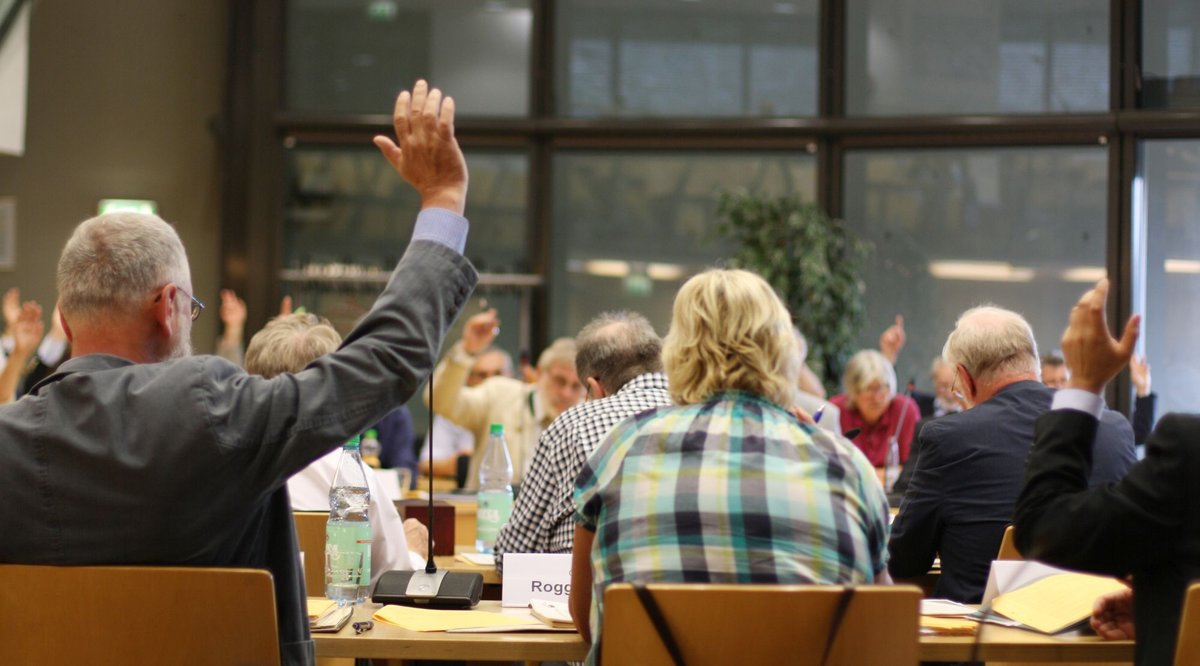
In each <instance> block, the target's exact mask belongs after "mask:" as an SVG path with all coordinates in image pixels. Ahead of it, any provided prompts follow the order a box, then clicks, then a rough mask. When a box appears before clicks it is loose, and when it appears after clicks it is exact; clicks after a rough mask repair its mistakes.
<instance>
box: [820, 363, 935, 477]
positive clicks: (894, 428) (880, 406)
mask: <svg viewBox="0 0 1200 666" xmlns="http://www.w3.org/2000/svg"><path fill="white" fill-rule="evenodd" d="M842 390H844V391H845V393H843V394H841V395H835V396H833V397H832V398H830V402H832V403H833V404H835V405H837V406H838V407H840V408H841V410H842V424H841V425H842V432H843V433H849V434H851V435H854V437H851V438H850V439H851V441H853V442H854V444H855V445H857V446H858V448H859V449H861V450H862V452H863V453H864V454H866V456H867V460H870V461H871V464H872V465H874V466H875V467H876V468H877V469H882V468H883V466H884V464H885V462H886V460H887V451H888V441H889V440H890V439H891V438H892V436H893V435H894V436H896V437H897V439H898V440H899V445H900V447H899V448H900V463H901V464H903V463H904V461H906V460H908V451H909V447H910V445H911V444H912V438H913V430H914V429H915V428H916V426H917V421H918V420H920V418H921V412H920V410H919V409H918V408H917V403H916V401H915V400H913V399H912V398H910V397H908V396H906V395H896V371H895V370H894V369H893V368H892V364H891V363H890V362H889V361H888V360H887V357H885V356H884V355H883V354H881V353H879V352H877V351H875V350H873V349H866V350H863V351H860V352H858V353H857V354H855V355H854V356H852V357H851V358H850V362H849V363H848V364H847V365H846V372H845V374H843V375H842ZM856 429H857V430H858V431H859V432H858V434H856V435H855V434H854V433H853V432H851V431H852V430H856Z"/></svg>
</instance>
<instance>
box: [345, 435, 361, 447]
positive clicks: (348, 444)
mask: <svg viewBox="0 0 1200 666" xmlns="http://www.w3.org/2000/svg"><path fill="white" fill-rule="evenodd" d="M360 439H361V438H360V437H359V436H358V435H355V436H353V437H351V438H350V439H348V440H346V443H345V444H343V445H342V448H344V449H357V448H358V443H359V441H360Z"/></svg>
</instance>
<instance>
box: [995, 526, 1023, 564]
mask: <svg viewBox="0 0 1200 666" xmlns="http://www.w3.org/2000/svg"><path fill="white" fill-rule="evenodd" d="M996 559H998V560H1023V559H1025V556H1024V555H1022V554H1021V551H1019V550H1017V544H1015V543H1013V526H1012V525H1009V526H1008V527H1006V528H1004V538H1003V539H1001V540H1000V552H999V553H997V554H996Z"/></svg>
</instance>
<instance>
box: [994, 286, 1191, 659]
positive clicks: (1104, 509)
mask: <svg viewBox="0 0 1200 666" xmlns="http://www.w3.org/2000/svg"><path fill="white" fill-rule="evenodd" d="M1107 298H1108V280H1107V279H1103V280H1101V281H1100V282H1098V283H1097V284H1096V286H1095V288H1093V289H1091V290H1090V291H1088V292H1087V293H1086V294H1084V295H1083V297H1082V298H1081V299H1080V300H1079V302H1078V303H1077V304H1076V305H1075V307H1074V309H1072V310H1071V317H1070V322H1069V323H1068V325H1067V330H1066V332H1064V333H1063V338H1062V350H1063V356H1064V357H1066V360H1067V367H1068V368H1070V371H1071V377H1070V379H1069V380H1068V383H1067V386H1066V387H1065V388H1062V389H1059V391H1058V392H1057V393H1056V394H1055V395H1054V404H1053V407H1052V410H1051V411H1050V412H1049V413H1047V414H1046V415H1044V416H1042V417H1041V418H1040V419H1039V420H1038V423H1037V437H1036V439H1035V441H1034V445H1033V451H1032V453H1031V454H1030V456H1029V462H1028V465H1027V468H1026V472H1025V487H1024V489H1022V491H1021V496H1020V498H1019V499H1018V500H1017V510H1016V520H1015V521H1014V524H1015V534H1014V537H1015V540H1016V545H1017V547H1018V548H1019V549H1020V551H1021V553H1023V554H1024V555H1025V556H1026V557H1029V558H1032V559H1037V560H1041V561H1043V562H1047V563H1049V564H1054V565H1057V566H1063V567H1069V568H1072V569H1080V570H1083V571H1091V572H1095V573H1099V574H1107V575H1110V576H1119V577H1126V576H1131V577H1132V580H1133V621H1134V624H1136V626H1137V648H1136V650H1135V661H1136V662H1137V663H1138V664H1139V665H1147V664H1170V663H1172V662H1173V661H1174V653H1175V645H1176V638H1177V635H1178V633H1179V619H1180V614H1181V612H1182V609H1183V599H1184V594H1185V593H1186V591H1187V588H1188V585H1189V584H1190V583H1191V582H1192V581H1195V580H1197V579H1200V495H1197V494H1196V493H1194V492H1191V488H1192V487H1193V484H1195V483H1196V482H1197V480H1198V479H1200V448H1198V447H1197V443H1198V442H1200V418H1198V417H1196V416H1186V415H1182V414H1167V415H1166V416H1164V417H1163V418H1162V420H1160V421H1159V422H1158V426H1157V427H1156V428H1155V429H1154V431H1153V432H1152V433H1151V434H1150V438H1149V439H1148V440H1147V441H1146V457H1145V459H1143V460H1141V461H1140V462H1138V463H1137V464H1136V465H1134V466H1133V469H1131V470H1130V471H1129V474H1127V475H1126V476H1125V478H1123V479H1121V480H1120V481H1118V482H1117V483H1110V484H1105V485H1102V486H1099V487H1096V488H1092V489H1090V490H1089V489H1088V488H1087V481H1086V480H1087V470H1088V469H1089V468H1090V467H1091V464H1092V458H1093V451H1092V449H1093V440H1094V439H1095V436H1096V428H1097V421H1096V414H1097V412H1098V411H1100V410H1101V409H1103V406H1104V400H1103V398H1101V396H1102V395H1103V393H1104V387H1105V386H1106V385H1107V384H1108V382H1110V381H1112V378H1113V377H1115V376H1116V375H1117V373H1118V372H1120V371H1121V370H1122V368H1124V367H1125V365H1126V364H1127V363H1128V362H1129V359H1130V357H1131V356H1132V354H1133V348H1134V343H1135V342H1137V337H1138V333H1139V332H1140V326H1141V318H1140V317H1139V316H1137V315H1134V316H1133V317H1130V319H1129V321H1128V322H1127V323H1126V325H1125V331H1124V333H1123V334H1122V335H1121V339H1120V340H1116V339H1114V338H1113V337H1112V336H1111V335H1110V334H1109V332H1108V325H1107V323H1106V320H1105V314H1104V304H1105V301H1106V300H1107ZM1123 601H1124V603H1123V604H1122V603H1120V602H1119V601H1118V600H1114V599H1111V598H1109V599H1105V600H1102V603H1100V604H1098V608H1097V611H1098V613H1097V615H1098V617H1097V620H1098V622H1094V624H1096V625H1097V626H1098V628H1100V629H1101V633H1102V635H1106V636H1109V637H1113V636H1117V635H1120V634H1122V633H1128V629H1131V627H1130V626H1129V622H1128V619H1129V615H1128V605H1129V598H1128V597H1125V598H1124V600H1123ZM1122 606H1123V609H1122ZM1121 627H1125V629H1122V630H1120V631H1118V629H1119V628H1121Z"/></svg>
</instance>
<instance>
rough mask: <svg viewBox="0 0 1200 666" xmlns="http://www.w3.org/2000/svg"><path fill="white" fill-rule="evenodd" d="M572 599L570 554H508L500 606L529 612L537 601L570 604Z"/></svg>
mask: <svg viewBox="0 0 1200 666" xmlns="http://www.w3.org/2000/svg"><path fill="white" fill-rule="evenodd" d="M570 595H571V554H570V553H557V554H549V553H505V554H504V581H503V586H502V587H501V590H500V605H501V606H505V607H509V608H514V607H521V608H527V607H528V606H529V600H530V599H533V598H535V597H536V598H538V599H548V600H550V601H566V600H567V598H568V597H569V596H570Z"/></svg>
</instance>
